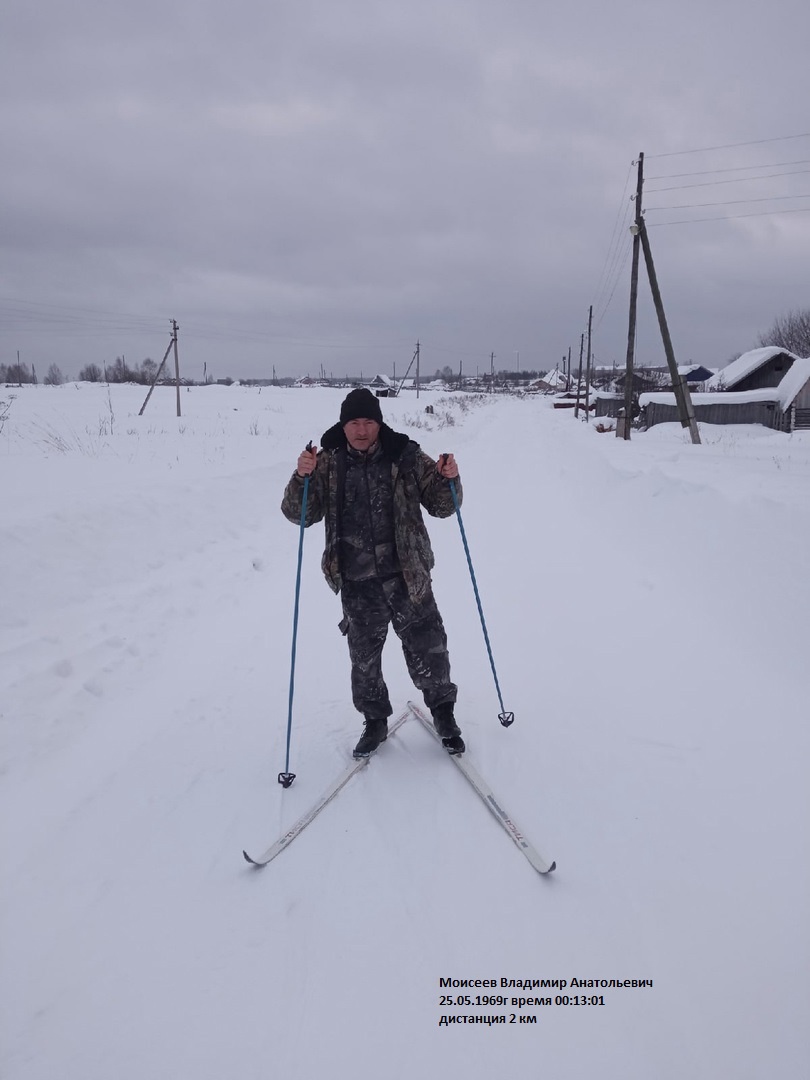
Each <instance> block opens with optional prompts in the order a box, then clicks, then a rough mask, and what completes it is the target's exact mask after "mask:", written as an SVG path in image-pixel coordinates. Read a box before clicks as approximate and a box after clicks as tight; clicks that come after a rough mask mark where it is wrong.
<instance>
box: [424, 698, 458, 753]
mask: <svg viewBox="0 0 810 1080" xmlns="http://www.w3.org/2000/svg"><path fill="white" fill-rule="evenodd" d="M453 704H454V703H453V702H452V701H445V702H444V704H442V705H437V706H436V708H435V709H432V710H431V711H432V713H433V726H434V727H435V728H436V732H437V734H438V735H439V737H440V738H441V740H442V746H443V747H444V748H445V750H446V751H447V753H448V754H463V753H464V751H465V750H466V749H467V748H466V746H465V745H464V740H463V739H462V737H461V728H460V727H459V726H458V724H457V723H456V718H455V716H454V715H453Z"/></svg>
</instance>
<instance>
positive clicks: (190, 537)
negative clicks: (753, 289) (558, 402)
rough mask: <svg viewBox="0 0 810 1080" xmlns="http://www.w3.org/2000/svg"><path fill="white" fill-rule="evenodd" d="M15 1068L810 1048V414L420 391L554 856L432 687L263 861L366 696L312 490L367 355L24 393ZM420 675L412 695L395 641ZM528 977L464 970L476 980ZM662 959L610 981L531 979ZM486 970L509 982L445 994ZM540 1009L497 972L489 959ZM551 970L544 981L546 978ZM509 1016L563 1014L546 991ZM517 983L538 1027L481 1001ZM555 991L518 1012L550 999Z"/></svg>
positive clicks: (16, 541) (295, 1067)
mask: <svg viewBox="0 0 810 1080" xmlns="http://www.w3.org/2000/svg"><path fill="white" fill-rule="evenodd" d="M10 394H13V395H14V400H13V401H12V402H11V408H10V411H9V416H8V420H7V422H6V425H5V427H4V429H3V432H2V435H0V506H2V524H1V525H0V538H1V539H2V554H3V558H2V567H3V570H2V590H1V595H2V610H0V692H1V693H2V696H1V698H0V700H1V701H2V704H1V705H0V708H1V709H2V725H3V763H2V789H1V790H0V811H1V812H2V822H3V825H2V842H3V854H2V858H3V866H4V871H5V872H4V874H3V880H2V885H0V905H1V906H0V913H1V915H0V917H1V918H2V933H3V953H4V956H3V966H2V971H3V975H2V1051H1V1052H2V1056H1V1057H0V1071H1V1072H2V1075H3V1076H4V1078H6V1080H53V1078H54V1077H59V1078H60V1080H109V1078H110V1077H115V1078H116V1080H147V1078H148V1080H153V1078H163V1077H166V1078H169V1077H171V1078H172V1080H176V1078H177V1077H184V1076H188V1077H191V1076H194V1077H195V1078H196V1080H209V1078H210V1080H214V1078H216V1080H221V1078H222V1077H225V1076H232V1077H237V1078H240V1080H254V1078H255V1080H259V1078H265V1077H270V1076H285V1077H289V1078H299V1077H300V1078H309V1077H314V1076H323V1075H327V1074H328V1075H333V1076H349V1075H351V1076H353V1077H358V1078H361V1080H365V1078H372V1077H375V1078H376V1077H379V1076H389V1077H393V1078H398V1077H402V1078H405V1077H411V1076H415V1075H419V1076H425V1077H434V1076H436V1077H438V1076H445V1075H446V1074H447V1071H448V1070H452V1072H453V1073H455V1074H458V1075H464V1076H465V1077H468V1078H470V1080H477V1078H479V1077H480V1078H484V1077H487V1078H489V1077H491V1076H492V1075H494V1074H497V1075H502V1076H527V1077H533V1076H541V1075H542V1076H546V1075H548V1076H554V1077H555V1078H556V1080H560V1078H568V1077H570V1078H580V1077H583V1076H588V1075H595V1076H596V1075H598V1076H600V1077H605V1078H609V1080H612V1078H617V1080H618V1078H620V1077H621V1078H622V1080H628V1078H630V1080H635V1078H638V1080H642V1078H644V1080H649V1078H650V1077H656V1078H673V1080H675V1078H678V1080H681V1078H683V1077H685V1076H689V1077H691V1078H706V1080H709V1078H712V1080H714V1078H716V1077H718V1076H727V1077H734V1078H735V1080H743V1078H745V1080H749V1078H750V1080H754V1078H756V1080H759V1078H764V1077H770V1076H774V1075H780V1076H799V1075H802V1071H803V1070H804V1069H805V1068H806V1063H807V1059H808V1049H810V1048H809V1047H808V1037H807V1034H806V1016H807V1014H808V1006H810V1000H809V998H808V984H807V979H806V972H807V964H808V959H810V948H808V931H807V926H808V920H807V912H808V910H809V907H808V900H809V899H810V887H809V884H808V869H807V866H808V860H807V859H806V857H804V856H806V852H807V840H808V826H807V823H808V820H810V806H809V805H808V794H807V783H806V776H807V760H808V741H810V740H809V739H808V732H807V722H806V718H807V713H808V689H809V688H810V677H809V676H808V653H807V643H808V641H809V640H810V544H809V543H808V536H810V496H809V495H808V492H810V483H809V481H810V437H808V435H807V434H800V435H794V436H785V435H781V434H773V433H770V432H766V431H764V430H763V429H754V428H751V429H746V428H733V429H732V428H728V429H720V428H706V427H704V428H703V433H704V438H705V443H704V445H703V446H700V447H692V446H691V445H690V444H689V443H688V440H687V439H686V438H684V436H683V434H682V433H681V430H680V428H678V427H677V426H674V425H667V426H665V427H663V428H656V429H654V430H653V431H652V432H650V433H648V434H644V435H638V436H634V438H633V440H632V442H631V443H629V444H626V443H623V442H621V441H619V440H616V439H615V438H613V437H612V436H611V435H599V434H597V433H596V432H595V431H593V430H592V429H591V428H590V427H589V426H588V425H586V424H580V423H576V422H574V420H573V418H572V417H571V415H570V414H562V415H561V414H560V413H555V412H554V411H553V410H552V409H551V408H550V406H549V403H548V401H547V400H545V399H542V398H541V399H537V398H533V399H524V400H516V399H497V400H495V401H490V400H488V399H487V400H485V401H483V402H480V401H479V402H478V403H477V404H476V403H472V404H471V405H470V406H469V407H466V406H465V407H462V406H463V401H464V399H462V398H460V397H459V396H453V397H451V398H445V399H442V400H441V401H439V400H437V399H436V398H435V397H434V398H430V399H429V400H430V401H432V402H433V403H434V405H435V410H436V411H435V413H434V414H433V415H432V416H428V415H426V414H425V413H424V411H423V408H424V405H425V404H426V403H427V401H428V399H427V398H425V397H421V398H420V399H419V400H418V401H417V400H416V398H415V397H414V396H413V395H410V396H403V397H402V398H400V399H397V400H393V401H385V402H383V409H384V412H385V414H386V417H387V418H388V419H389V421H390V422H391V424H392V426H394V427H397V428H400V429H404V430H408V431H409V432H410V433H411V434H412V436H413V437H415V438H417V439H418V440H419V441H420V442H421V443H422V445H423V446H424V448H425V449H426V450H427V451H428V452H429V453H431V454H433V455H434V456H435V455H438V454H439V453H441V452H442V451H445V450H453V451H454V452H455V453H456V455H457V457H458V459H459V462H460V467H461V471H462V475H463V479H464V487H465V503H464V506H463V514H464V523H465V526H466V529H467V533H468V537H469V541H470V547H471V551H472V556H473V560H474V563H475V569H476V574H477V577H478V581H479V587H480V591H481V596H482V600H483V604H484V610H485V614H486V617H487V622H488V626H489V630H490V636H491V639H492V644H493V650H494V654H495V660H496V663H497V665H498V674H499V678H500V682H501V686H502V689H503V692H504V699H505V703H506V705H507V707H508V708H510V709H513V710H514V712H515V715H516V722H515V724H514V726H513V727H511V728H509V729H508V730H506V729H503V728H501V726H500V725H499V724H498V721H497V713H498V702H497V697H496V695H495V690H494V685H493V681H492V675H491V672H490V669H489V664H488V661H487V657H486V652H485V648H484V643H483V638H482V635H481V630H480V624H479V622H478V615H477V610H476V607H475V601H474V597H473V593H472V588H471V585H470V580H469V575H468V571H467V565H466V561H465V558H464V553H463V549H462V546H461V542H460V537H459V532H458V528H457V526H456V523H455V522H454V521H453V520H452V519H451V520H447V521H441V522H435V521H431V522H430V529H431V535H432V537H433V540H434V547H435V550H436V554H437V570H436V575H435V586H436V593H437V597H438V600H439V604H440V608H441V610H442V612H443V615H444V619H445V622H446V624H447V629H448V634H449V640H450V648H451V657H452V661H453V671H454V676H455V678H456V680H457V681H458V683H459V686H460V698H459V706H458V710H457V712H458V716H459V719H460V722H461V724H462V727H463V730H464V734H465V737H466V739H467V741H468V745H469V758H470V760H471V761H473V762H474V763H475V764H476V766H477V767H478V768H479V769H480V771H481V772H482V773H483V774H484V775H485V776H486V778H487V779H488V781H489V782H490V783H491V784H492V786H493V788H494V789H495V790H496V792H498V793H499V794H500V796H501V797H502V799H503V801H504V802H505V803H506V805H507V807H508V809H509V810H510V811H511V813H512V814H513V815H514V817H515V818H516V819H517V821H518V822H519V823H520V824H521V826H522V827H523V829H524V830H525V832H526V833H527V834H528V835H529V836H531V838H532V839H533V840H534V841H535V843H536V844H537V846H538V847H539V848H540V849H541V850H542V851H543V852H544V853H546V854H548V855H549V857H552V858H556V860H557V863H558V870H557V872H556V873H555V874H554V875H552V876H551V877H550V878H547V879H546V878H540V877H538V876H537V875H536V874H535V873H534V872H533V871H532V870H531V868H530V867H529V866H528V864H527V863H526V862H525V860H523V859H522V858H521V856H520V854H519V853H518V852H517V851H516V850H515V849H514V847H513V845H512V844H510V843H509V841H508V839H507V838H506V837H505V836H504V835H503V834H502V833H501V831H500V830H499V829H498V827H497V825H496V824H495V823H494V822H493V821H492V819H491V817H490V815H489V814H488V813H487V811H486V810H485V808H484V807H483V806H482V805H481V804H480V803H479V802H478V801H477V800H476V798H475V796H474V795H473V794H472V793H471V792H470V791H469V789H468V788H467V786H466V784H465V783H464V781H463V779H462V778H461V777H460V776H459V775H457V774H456V772H455V770H454V769H453V768H452V766H451V765H450V763H449V762H448V761H447V760H445V758H444V757H443V755H442V754H441V753H439V752H438V750H437V746H436V744H435V743H434V741H433V740H432V739H431V738H430V736H429V735H428V734H427V733H426V732H424V731H422V730H420V729H419V728H417V726H416V724H415V723H410V724H407V725H406V726H405V728H404V729H403V730H402V731H401V732H400V733H398V734H397V735H396V736H394V737H392V739H391V740H389V742H388V743H387V744H386V745H385V746H384V747H383V749H382V750H381V751H380V753H379V754H378V755H377V757H376V759H375V760H373V761H372V763H371V765H370V766H369V768H368V769H366V770H364V771H363V772H362V773H361V774H360V776H358V777H357V778H356V779H355V780H354V781H353V782H352V784H351V786H350V787H348V788H347V789H346V790H345V791H344V792H343V793H342V794H341V795H340V796H339V798H338V800H337V801H336V802H335V803H334V804H333V805H332V806H330V807H329V808H328V810H327V811H326V812H325V813H324V814H323V815H322V816H321V817H319V818H318V819H317V821H316V822H315V823H314V824H313V825H312V826H310V828H309V829H308V830H307V831H306V832H305V833H304V834H302V836H301V837H300V838H299V839H298V840H296V842H295V843H294V844H293V845H292V846H291V847H290V848H289V850H288V851H286V852H284V853H283V854H282V855H281V856H280V858H279V859H278V860H277V861H276V862H275V863H273V864H272V865H271V866H270V867H268V868H267V869H266V870H264V871H262V872H255V871H251V869H250V868H249V867H248V866H247V865H246V864H245V863H244V862H243V860H242V857H241V850H242V848H243V847H248V848H249V849H255V850H260V849H262V848H264V847H266V846H267V845H268V844H269V843H270V842H271V840H273V839H274V838H275V837H276V836H277V835H278V834H279V833H280V832H282V831H283V830H284V829H286V828H287V827H288V826H289V825H290V824H291V823H292V822H293V821H295V819H296V818H297V817H298V816H299V815H300V814H301V813H302V812H303V811H304V810H305V809H306V808H307V807H308V805H309V804H310V803H311V802H312V800H313V799H314V798H315V797H317V796H318V795H319V794H320V792H321V791H322V790H323V788H324V787H325V786H326V785H327V784H328V783H329V782H330V781H331V780H332V778H333V777H334V776H335V775H336V773H337V772H338V771H339V770H340V769H341V768H342V767H343V765H344V763H345V762H346V760H347V758H348V756H349V754H350V751H351V747H352V745H353V743H354V741H355V739H356V736H357V732H358V729H359V719H358V717H357V716H356V714H354V712H353V710H352V708H351V705H350V701H349V693H348V660H347V656H346V650H345V643H344V642H343V640H342V638H341V637H340V634H339V633H338V630H337V623H338V621H339V619H340V610H339V602H338V601H337V599H336V598H335V597H333V596H332V594H331V593H330V591H329V590H328V588H327V586H326V584H325V583H324V581H323V579H322V577H321V575H320V569H319V559H320V552H321V547H322V535H323V534H322V526H315V527H314V528H313V529H311V530H309V532H308V533H307V536H306V541H305V546H304V569H303V587H302V598H301V615H300V628H299V649H298V668H297V680H296V699H295V721H294V730H293V740H292V762H291V765H292V768H293V771H295V772H296V773H297V774H298V778H297V780H296V781H295V783H294V785H293V786H292V787H291V788H290V789H289V790H287V791H283V790H282V788H281V787H280V786H279V785H278V784H277V782H276V774H277V773H278V771H279V770H280V769H281V768H282V767H283V765H284V736H285V729H286V718H287V689H288V681H289V662H290V632H291V626H292V601H293V586H294V577H295V557H296V550H297V541H298V536H297V530H296V529H295V528H294V527H292V526H291V525H290V524H289V523H288V522H286V521H285V520H284V519H283V518H282V516H281V514H280V512H279V509H278V506H279V502H280V499H281V492H282V490H283V486H284V484H285V482H286V480H287V478H288V476H289V474H290V472H291V471H292V468H293V466H294V463H295V459H296V457H297V454H298V451H299V449H300V448H301V447H302V446H303V445H304V444H305V443H306V442H307V441H308V440H309V439H310V438H313V439H315V441H316V442H317V441H318V440H319V437H320V434H321V432H322V431H323V430H324V429H325V428H326V427H327V426H329V425H330V424H331V423H333V422H334V421H335V419H336V418H337V414H338V409H339V403H340V400H341V397H342V394H341V392H339V391H330V390H319V389H315V390H310V391H292V390H289V391H282V390H277V389H272V388H269V389H268V388H266V389H264V390H262V391H259V390H257V389H246V388H244V389H243V388H238V387H232V388H220V387H209V388H198V389H193V390H191V391H188V392H185V393H184V394H183V396H182V404H183V412H184V416H183V418H182V419H180V420H178V419H177V418H176V417H175V416H174V415H173V412H174V396H173V392H171V391H165V392H160V393H157V394H156V395H155V397H153V399H152V401H151V402H150V405H149V408H148V409H147V411H146V414H145V415H144V417H142V418H139V417H138V416H137V412H138V409H139V407H140V404H141V401H142V398H143V391H142V389H141V388H136V387H118V386H113V387H111V388H110V389H109V391H108V389H107V388H106V387H93V386H89V385H79V386H64V387H55V388H46V387H40V388H22V389H17V390H10V389H6V390H5V391H4V392H2V393H0V398H4V399H5V400H8V396H9V395H10ZM386 665H387V668H386V670H387V674H388V678H389V682H390V686H391V691H392V698H393V700H394V701H395V702H397V703H399V704H401V705H403V706H404V703H405V701H406V700H407V698H408V697H413V696H414V690H413V688H412V687H411V685H410V683H409V681H408V679H407V675H406V673H405V669H404V664H403V662H402V660H401V656H400V654H399V651H398V647H397V645H396V642H395V641H394V642H393V643H392V644H391V646H390V647H389V649H388V650H387V653H386ZM442 978H445V979H447V978H449V979H454V980H464V979H480V980H485V979H486V980H496V981H497V983H498V986H497V988H495V989H492V988H482V987H474V988H466V989H465V988H460V987H454V988H452V989H448V988H442V987H440V979H442ZM572 978H576V979H581V980H625V979H639V980H642V979H652V980H653V986H652V988H649V987H648V988H644V989H640V988H632V987H621V988H619V987H615V986H613V987H596V988H594V987H586V988H584V994H585V995H586V996H588V997H592V996H602V997H603V998H604V1005H590V1004H589V1005H584V1006H583V1005H576V1006H575V1005H567V1006H566V1005H563V1004H559V1005H555V1004H553V1002H554V999H555V997H556V996H557V995H558V994H564V995H567V996H568V997H569V998H570V999H571V1000H573V997H574V996H575V995H577V994H579V995H582V994H583V989H580V988H571V987H568V988H566V990H564V991H560V990H559V989H543V990H540V989H539V988H535V989H533V990H530V991H524V990H521V989H517V988H515V987H512V988H510V989H508V990H505V989H502V988H501V987H500V981H501V980H502V979H506V980H523V979H530V980H534V979H548V980H556V979H560V980H562V979H565V980H568V981H569V982H570V980H571V979H572ZM448 993H452V994H453V995H457V994H462V995H464V994H471V995H472V1002H473V1004H471V1005H470V1006H467V1005H464V1004H460V1005H459V1004H453V1005H448V1004H444V1005H443V1004H441V1003H440V1002H441V996H442V995H443V994H448ZM491 994H495V995H501V994H505V995H506V996H507V997H508V998H509V1003H508V1004H506V1005H504V1006H501V1005H492V1004H486V1005H483V1004H482V1005H476V1004H475V997H476V995H491ZM519 996H520V997H524V996H526V997H528V996H531V997H534V996H543V997H547V996H550V997H551V1000H552V1005H551V1006H548V1005H531V1006H527V1007H524V1008H522V1009H521V1008H518V1007H517V1006H516V1005H514V1006H513V1005H512V1004H511V999H512V998H513V997H519ZM512 1013H515V1014H521V1015H527V1016H530V1017H535V1018H536V1023H526V1024H520V1023H517V1022H516V1023H515V1024H510V1023H509V1022H508V1021H509V1018H510V1015H511V1014H512ZM467 1014H472V1015H482V1016H499V1015H504V1016H506V1019H507V1022H506V1023H505V1024H502V1025H501V1024H498V1025H492V1026H490V1025H488V1024H476V1025H470V1024H467V1023H466V1022H465V1023H458V1022H454V1023H452V1024H449V1025H440V1023H439V1021H440V1018H441V1017H442V1016H449V1017H459V1016H462V1015H465V1016H466V1015H467ZM518 1018H519V1017H518Z"/></svg>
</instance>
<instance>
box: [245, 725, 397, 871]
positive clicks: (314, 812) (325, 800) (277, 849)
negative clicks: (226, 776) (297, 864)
mask: <svg viewBox="0 0 810 1080" xmlns="http://www.w3.org/2000/svg"><path fill="white" fill-rule="evenodd" d="M411 715H412V714H411V710H410V709H406V710H405V712H404V713H403V714H402V716H399V717H397V719H396V720H395V721H394V722H393V723H392V724H389V726H388V737H389V738H390V737H391V736H392V735H393V734H394V732H395V731H396V730H397V728H399V727H401V726H402V725H403V724H404V723H405V721H406V720H408V719H410V717H411ZM372 756H373V755H372ZM369 761H371V757H367V758H357V759H356V760H353V761H352V762H351V763H350V764H349V765H347V766H346V768H345V769H344V770H343V772H342V773H341V774H340V776H338V778H337V779H336V780H335V782H334V783H333V784H332V785H331V786H330V787H328V788H327V789H326V791H325V792H324V793H323V795H322V796H321V797H320V799H319V800H318V802H317V803H315V805H314V806H312V807H311V808H310V809H309V810H307V812H306V813H305V814H304V815H303V816H302V817H300V818H299V819H298V821H296V823H295V824H294V825H292V826H291V827H290V828H289V829H288V830H287V832H285V833H284V835H283V836H280V837H279V839H278V840H276V842H275V843H274V844H272V845H271V846H270V847H269V848H268V849H267V851H265V852H264V854H263V855H259V856H257V857H256V858H254V857H253V856H252V855H248V853H247V852H246V851H243V852H242V854H243V855H244V856H245V858H246V859H247V861H248V862H249V863H250V864H251V865H252V866H267V864H268V863H269V862H272V861H273V859H275V857H276V855H280V854H281V852H282V851H283V850H284V849H285V848H286V847H289V845H290V844H291V843H292V842H293V840H295V838H296V836H299V835H300V834H301V833H302V832H303V831H304V829H305V828H306V827H307V825H309V824H310V822H312V821H314V819H315V818H316V817H317V816H318V814H320V812H321V810H323V808H324V807H325V806H328V804H329V803H330V802H331V801H332V799H334V797H335V796H336V795H337V793H338V792H339V791H341V790H342V789H343V788H344V787H345V786H346V785H347V784H348V782H349V781H350V780H351V778H352V777H353V776H356V775H357V773H359V772H360V770H361V769H364V768H365V767H366V765H368V763H369Z"/></svg>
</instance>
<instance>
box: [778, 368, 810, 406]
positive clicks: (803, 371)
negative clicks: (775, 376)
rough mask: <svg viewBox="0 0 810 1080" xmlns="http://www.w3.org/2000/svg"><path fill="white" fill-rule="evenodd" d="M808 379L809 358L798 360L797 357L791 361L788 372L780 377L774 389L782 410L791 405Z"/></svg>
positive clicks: (809, 372) (809, 369)
mask: <svg viewBox="0 0 810 1080" xmlns="http://www.w3.org/2000/svg"><path fill="white" fill-rule="evenodd" d="M809 379H810V357H808V358H807V359H806V360H800V359H799V358H798V357H797V358H796V359H795V360H794V361H793V363H792V364H791V366H790V370H789V371H787V372H785V374H784V375H783V376H782V381H781V382H780V383H779V385H778V386H777V387H776V389H777V390H778V391H779V400H780V402H781V404H782V408H783V409H787V408H788V406H789V405H791V404H792V402H793V399H794V398H795V397H796V395H797V394H798V393H799V391H800V390H801V389H802V387H803V386H804V385H805V383H806V382H807V381H808V380H809Z"/></svg>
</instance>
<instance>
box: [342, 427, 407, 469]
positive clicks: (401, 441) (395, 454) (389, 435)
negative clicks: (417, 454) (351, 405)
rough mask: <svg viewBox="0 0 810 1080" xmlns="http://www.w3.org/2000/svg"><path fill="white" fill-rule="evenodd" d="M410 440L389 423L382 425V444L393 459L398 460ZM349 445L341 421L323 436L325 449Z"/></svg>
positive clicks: (386, 454) (386, 453)
mask: <svg viewBox="0 0 810 1080" xmlns="http://www.w3.org/2000/svg"><path fill="white" fill-rule="evenodd" d="M410 441H411V440H410V439H409V438H408V436H407V435H404V434H403V433H402V432H400V431H394V430H393V429H392V428H390V427H389V426H388V425H387V424H381V425H380V436H379V442H380V446H381V447H382V451H383V453H384V454H385V456H386V457H387V458H389V459H390V460H391V461H398V460H399V459H400V457H401V456H402V454H403V452H404V450H405V447H406V446H407V445H408V443H409V442H410ZM348 445H349V444H348V443H347V442H346V435H345V432H344V431H343V426H342V425H341V424H340V423H338V424H335V425H334V426H333V427H330V428H329V430H328V431H325V432H324V433H323V435H322V436H321V448H322V449H323V450H342V449H345V448H346V447H347V446H348Z"/></svg>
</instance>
